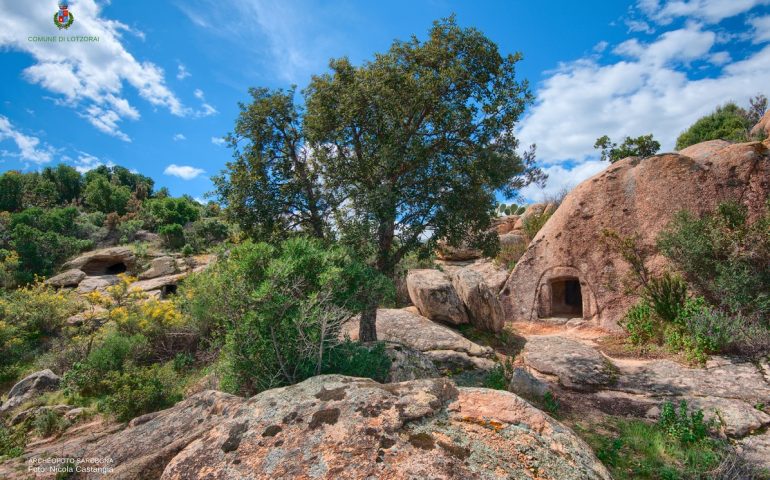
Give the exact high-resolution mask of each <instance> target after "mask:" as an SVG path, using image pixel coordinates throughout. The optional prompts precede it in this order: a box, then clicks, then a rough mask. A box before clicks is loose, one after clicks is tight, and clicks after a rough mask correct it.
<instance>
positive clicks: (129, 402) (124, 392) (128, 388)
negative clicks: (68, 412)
mask: <svg viewBox="0 0 770 480" xmlns="http://www.w3.org/2000/svg"><path fill="white" fill-rule="evenodd" d="M107 383H108V385H109V387H108V388H109V391H110V394H109V395H108V396H107V397H106V398H105V399H104V401H103V403H102V404H101V409H102V410H103V411H105V412H107V413H110V414H113V415H115V418H116V419H117V420H118V421H121V422H127V421H129V420H131V419H132V418H134V417H138V416H140V415H144V414H145V413H150V412H155V411H158V410H162V409H164V408H168V407H170V406H172V405H174V404H175V403H176V402H178V401H179V400H181V399H182V395H181V392H180V390H179V378H178V376H177V374H176V372H175V371H174V369H173V366H172V365H171V364H167V365H158V364H155V365H151V366H149V367H131V368H128V369H127V370H126V371H124V372H112V373H111V374H110V375H109V376H108V380H107Z"/></svg>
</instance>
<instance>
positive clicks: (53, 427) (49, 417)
mask: <svg viewBox="0 0 770 480" xmlns="http://www.w3.org/2000/svg"><path fill="white" fill-rule="evenodd" d="M69 426H70V422H69V421H68V420H67V419H66V418H64V416H63V415H62V414H60V413H58V412H56V411H55V410H53V409H50V408H44V409H43V410H42V411H41V412H40V413H38V414H37V415H35V418H34V419H33V420H32V428H33V429H34V430H35V433H37V434H38V435H39V436H40V437H42V438H46V437H50V436H52V435H57V436H58V435H59V434H60V433H61V432H63V431H64V430H66V429H67V427H69Z"/></svg>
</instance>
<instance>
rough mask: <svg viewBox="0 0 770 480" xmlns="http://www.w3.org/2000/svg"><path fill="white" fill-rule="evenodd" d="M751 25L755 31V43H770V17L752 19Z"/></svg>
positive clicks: (750, 20)
mask: <svg viewBox="0 0 770 480" xmlns="http://www.w3.org/2000/svg"><path fill="white" fill-rule="evenodd" d="M749 24H750V25H751V26H752V28H753V29H754V32H753V41H754V43H764V42H770V15H765V16H764V17H754V18H751V19H749Z"/></svg>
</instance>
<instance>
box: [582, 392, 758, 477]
mask: <svg viewBox="0 0 770 480" xmlns="http://www.w3.org/2000/svg"><path fill="white" fill-rule="evenodd" d="M664 408H665V407H664ZM700 415H702V412H701V413H698V412H693V413H692V414H691V415H687V419H686V420H681V418H682V417H681V416H680V415H679V414H678V413H677V414H676V420H674V422H673V423H672V422H670V421H666V422H665V425H664V424H661V423H660V422H659V423H648V422H645V421H642V420H635V419H627V418H618V417H610V418H609V419H608V420H607V421H606V422H604V423H602V424H592V425H590V427H591V430H588V429H586V428H585V427H583V426H582V425H578V426H576V428H575V430H576V431H577V433H578V434H579V435H581V436H582V437H583V438H584V439H585V440H586V441H588V443H589V445H591V447H592V448H593V450H594V451H595V452H596V456H597V457H598V458H599V460H601V461H602V463H603V464H604V465H605V466H606V467H608V468H609V470H610V473H611V474H612V478H615V479H618V480H625V479H628V480H632V479H633V480H637V479H650V480H652V479H656V480H657V479H672V480H684V479H690V478H722V477H718V476H715V474H716V472H717V471H718V470H720V465H722V462H727V461H729V460H730V457H731V455H732V451H731V448H730V445H729V444H728V443H727V441H726V440H721V439H717V438H711V437H708V436H701V435H702V433H703V431H702V429H701V426H702V425H705V424H703V422H702V417H701V416H700ZM668 418H671V419H673V417H670V416H669V417H668ZM699 419H700V421H699ZM671 425H675V426H674V427H673V428H671V429H670V430H669V427H670V426H671ZM670 432H673V433H674V434H670ZM679 433H681V434H682V437H684V438H694V437H698V439H697V440H694V441H687V442H683V441H681V440H680V435H679ZM724 478H755V477H753V476H746V477H741V476H738V477H724Z"/></svg>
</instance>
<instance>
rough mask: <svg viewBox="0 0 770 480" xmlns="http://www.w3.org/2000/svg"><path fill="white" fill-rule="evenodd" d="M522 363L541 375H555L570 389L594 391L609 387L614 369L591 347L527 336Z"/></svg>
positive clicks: (554, 338)
mask: <svg viewBox="0 0 770 480" xmlns="http://www.w3.org/2000/svg"><path fill="white" fill-rule="evenodd" d="M524 363H525V364H526V365H527V366H528V367H530V368H532V369H534V370H537V371H538V372H540V373H544V374H548V375H554V376H556V377H557V378H558V380H559V383H560V384H561V385H562V386H563V387H565V388H569V389H571V390H578V391H584V392H586V391H589V392H590V391H595V390H598V389H599V388H602V387H607V386H609V385H612V384H613V383H614V382H615V380H616V377H617V374H616V372H615V367H614V366H613V365H612V364H611V363H610V362H609V360H607V359H606V358H605V357H604V356H603V355H602V354H601V353H599V352H598V351H596V350H594V349H593V348H591V347H589V346H588V345H585V344H583V343H580V342H578V341H577V340H572V339H569V338H564V337H557V336H553V337H551V336H547V337H530V338H528V339H527V343H526V344H525V345H524Z"/></svg>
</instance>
